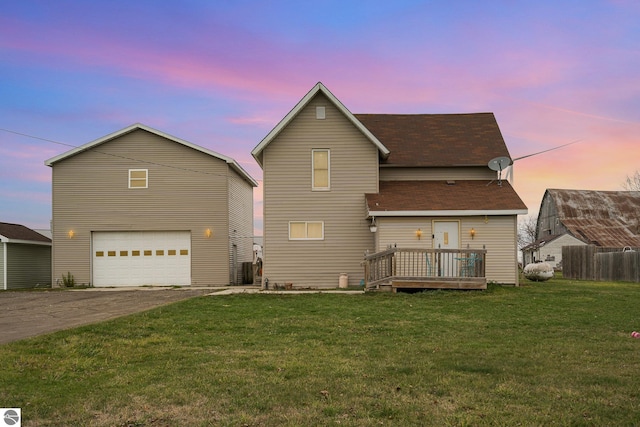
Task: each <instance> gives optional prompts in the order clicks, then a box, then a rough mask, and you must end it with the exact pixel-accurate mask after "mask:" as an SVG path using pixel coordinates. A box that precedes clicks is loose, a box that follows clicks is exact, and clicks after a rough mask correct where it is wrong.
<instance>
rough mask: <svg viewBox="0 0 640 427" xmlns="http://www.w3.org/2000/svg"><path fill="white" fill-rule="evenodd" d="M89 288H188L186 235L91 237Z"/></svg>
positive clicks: (123, 233)
mask: <svg viewBox="0 0 640 427" xmlns="http://www.w3.org/2000/svg"><path fill="white" fill-rule="evenodd" d="M92 261H93V262H92V266H93V286H96V287H98V286H144V285H170V286H172V285H178V286H187V285H190V284H191V233H190V232H189V231H108V232H107V231H104V232H93V233H92Z"/></svg>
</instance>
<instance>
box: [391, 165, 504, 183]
mask: <svg viewBox="0 0 640 427" xmlns="http://www.w3.org/2000/svg"><path fill="white" fill-rule="evenodd" d="M505 177H506V175H505V173H503V174H502V178H503V179H505ZM496 178H497V175H496V172H495V171H492V170H491V169H489V167H465V168H394V167H381V168H380V181H429V180H435V181H444V180H450V179H452V180H460V181H462V180H484V179H486V180H488V181H490V180H492V179H496Z"/></svg>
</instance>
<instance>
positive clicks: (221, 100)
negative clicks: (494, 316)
mask: <svg viewBox="0 0 640 427" xmlns="http://www.w3.org/2000/svg"><path fill="white" fill-rule="evenodd" d="M132 3H133V4H132ZM219 3H220V2H209V1H204V0H203V1H197V0H192V1H189V2H186V3H180V5H177V4H176V5H174V4H167V3H157V2H152V1H150V0H149V1H139V2H125V1H112V2H81V1H61V2H54V3H52V2H46V1H34V2H12V4H9V5H5V6H3V13H2V15H1V16H0V58H2V59H0V63H1V65H2V66H1V67H0V95H1V96H0V128H1V129H5V130H8V131H11V132H7V131H0V179H1V181H0V201H1V203H0V221H4V222H16V223H21V224H24V225H27V226H30V227H33V228H48V226H49V220H50V215H51V213H50V212H51V207H50V199H51V196H50V191H51V190H50V169H49V168H48V167H46V166H44V161H45V160H46V159H48V158H50V157H53V156H55V155H57V154H60V153H62V152H64V151H66V150H67V149H69V147H68V146H64V145H58V144H54V143H52V142H48V141H43V140H41V139H34V138H29V137H26V136H21V135H17V134H15V133H12V132H18V133H23V134H27V135H32V136H37V137H40V138H44V139H48V140H52V141H58V142H62V143H65V144H71V145H81V144H84V143H86V142H89V141H92V140H94V139H97V138H99V137H102V136H104V135H106V134H109V133H111V132H114V131H116V130H119V129H121V128H124V127H126V126H128V125H130V124H132V123H136V122H142V123H144V124H146V125H148V126H151V127H154V128H156V129H158V130H161V131H164V132H167V133H169V134H172V135H175V136H177V137H179V138H182V139H185V140H188V141H190V142H192V143H195V144H198V145H201V146H204V147H207V148H209V149H212V150H214V151H217V152H219V153H222V154H224V155H227V156H230V157H233V158H235V159H236V160H237V161H238V162H239V163H240V164H241V165H242V166H243V167H244V168H245V169H246V170H247V171H248V172H249V173H250V174H251V175H252V176H253V177H254V178H256V179H257V180H258V181H260V180H261V177H262V173H261V170H260V168H259V167H258V166H257V164H256V163H255V161H254V160H253V158H252V157H251V155H250V152H251V149H252V148H253V147H254V146H255V145H257V144H258V143H259V142H260V140H261V139H262V138H263V137H264V136H265V135H266V134H267V133H268V132H269V131H270V130H271V128H273V127H274V126H275V125H276V124H277V123H278V121H279V120H280V119H281V118H282V117H283V116H284V115H285V114H286V113H287V112H288V111H289V110H290V109H291V108H292V107H293V106H294V105H295V104H296V103H297V102H298V100H299V99H300V98H301V97H302V96H304V94H305V93H306V92H307V91H308V90H309V89H310V88H311V87H312V86H313V85H314V84H315V83H316V82H318V81H322V82H323V83H324V84H325V85H326V86H327V87H328V88H329V89H330V90H331V91H332V92H333V93H334V94H335V95H336V96H337V97H338V98H339V99H340V100H341V101H342V102H343V103H344V104H345V105H346V106H347V108H349V109H350V110H351V111H352V112H354V113H467V112H484V111H490V112H493V113H494V114H495V115H496V118H497V120H498V124H499V125H500V128H501V130H502V133H503V136H504V139H505V141H506V143H507V146H508V148H509V150H510V152H511V155H512V157H514V158H517V157H520V156H524V155H528V154H531V153H534V152H538V151H543V150H546V149H549V148H552V147H556V146H560V145H562V144H566V143H569V142H572V141H576V140H580V142H579V143H577V144H573V145H571V146H568V147H566V148H562V149H560V150H556V151H552V152H549V153H545V154H541V155H539V156H535V157H531V158H526V159H522V160H519V161H516V163H515V167H514V169H515V172H514V178H515V188H516V190H517V191H518V193H519V194H520V196H521V198H522V199H523V201H524V202H525V204H526V205H527V206H528V208H529V212H530V214H534V215H535V214H536V213H537V211H538V208H539V204H540V201H541V198H542V195H543V194H544V191H545V189H547V188H574V189H597V190H620V189H622V183H623V182H624V181H625V179H626V177H627V176H630V175H633V174H634V173H635V171H637V170H639V169H640V144H639V137H638V135H640V117H639V114H638V113H639V112H640V81H639V79H638V71H637V70H638V69H640V48H639V47H638V46H640V25H639V24H638V23H639V22H640V6H638V4H637V3H636V2H631V1H628V2H627V1H609V2H607V1H582V2H575V3H574V2H560V3H558V2H555V1H541V2H535V3H532V4H524V5H523V4H520V3H514V2H505V1H489V2H482V3H480V2H475V1H455V2H440V1H436V2H421V1H397V2H382V1H371V2H367V7H366V8H362V7H360V6H359V3H357V2H354V3H345V2H343V1H325V2H320V3H314V5H313V7H311V6H309V5H308V4H306V3H305V2H300V3H299V4H298V3H293V4H292V3H291V2H283V1H273V2H269V3H268V4H267V3H264V4H263V3H259V2H249V1H238V2H229V3H228V4H226V3H223V4H219ZM310 9H313V10H312V11H311V10H310ZM255 200H256V212H255V216H256V233H257V234H261V225H262V221H261V218H262V211H261V200H262V193H261V187H260V188H258V189H257V190H256V192H255Z"/></svg>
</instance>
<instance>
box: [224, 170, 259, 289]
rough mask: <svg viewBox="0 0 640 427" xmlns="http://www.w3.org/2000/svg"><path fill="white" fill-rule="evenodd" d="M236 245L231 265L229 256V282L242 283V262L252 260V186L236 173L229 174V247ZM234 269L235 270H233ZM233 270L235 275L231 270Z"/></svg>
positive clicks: (231, 248)
mask: <svg viewBox="0 0 640 427" xmlns="http://www.w3.org/2000/svg"><path fill="white" fill-rule="evenodd" d="M234 244H235V245H236V247H237V254H238V259H237V260H236V265H235V266H233V265H232V263H233V259H232V257H229V273H230V274H229V276H230V277H229V282H230V283H231V282H233V279H234V278H235V280H236V282H238V284H242V282H243V277H242V263H243V262H250V261H253V187H252V186H251V185H250V184H249V183H248V182H247V181H246V180H244V179H242V177H240V176H239V175H238V174H236V173H233V172H232V173H230V175H229V247H230V250H231V251H233V245H234ZM234 269H235V270H234ZM234 271H235V276H234V274H233V272H234Z"/></svg>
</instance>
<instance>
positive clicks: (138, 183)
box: [129, 169, 149, 188]
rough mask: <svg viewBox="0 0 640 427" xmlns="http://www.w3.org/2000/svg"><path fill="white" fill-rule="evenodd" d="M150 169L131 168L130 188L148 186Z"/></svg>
mask: <svg viewBox="0 0 640 427" xmlns="http://www.w3.org/2000/svg"><path fill="white" fill-rule="evenodd" d="M148 177H149V170H148V169H129V188H148V187H149V182H148Z"/></svg>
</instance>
